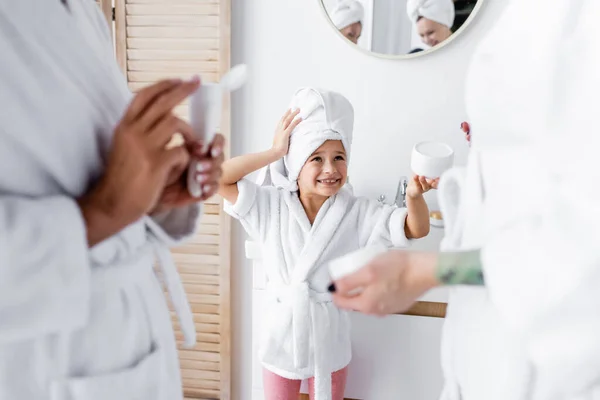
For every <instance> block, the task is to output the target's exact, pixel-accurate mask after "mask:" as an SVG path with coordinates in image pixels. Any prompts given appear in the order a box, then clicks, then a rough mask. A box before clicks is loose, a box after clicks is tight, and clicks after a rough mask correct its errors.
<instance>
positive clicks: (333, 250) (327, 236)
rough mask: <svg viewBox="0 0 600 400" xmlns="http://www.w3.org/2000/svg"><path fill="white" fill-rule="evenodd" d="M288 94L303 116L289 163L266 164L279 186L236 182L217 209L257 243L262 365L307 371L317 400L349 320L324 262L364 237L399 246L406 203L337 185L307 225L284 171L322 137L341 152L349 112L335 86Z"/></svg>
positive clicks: (342, 360) (342, 362)
mask: <svg viewBox="0 0 600 400" xmlns="http://www.w3.org/2000/svg"><path fill="white" fill-rule="evenodd" d="M294 99H295V100H296V101H295V102H294V103H293V104H295V105H296V106H297V107H299V108H300V110H301V114H302V116H303V117H304V121H303V122H302V123H301V124H300V125H299V126H298V127H297V128H296V130H295V131H294V133H293V134H292V139H291V144H290V151H289V157H286V160H285V164H286V165H288V166H290V169H287V168H285V167H284V163H283V162H280V163H276V165H271V166H270V167H269V172H268V175H269V176H268V177H267V180H269V178H270V181H272V183H273V184H275V182H280V185H279V186H277V185H276V184H275V185H276V186H259V185H257V184H255V183H253V182H251V181H248V180H242V181H240V182H238V189H239V196H238V199H237V202H236V203H235V204H234V205H231V204H227V203H226V207H225V210H226V211H227V212H228V213H230V214H231V215H233V216H234V217H235V218H237V219H239V220H240V221H241V223H242V225H243V226H244V228H245V230H246V231H247V232H248V234H249V235H250V236H251V237H252V239H253V240H255V241H257V242H259V243H260V244H261V251H262V254H263V261H264V265H265V269H266V274H267V280H268V285H267V291H268V294H269V296H270V301H269V308H268V309H266V310H265V311H264V314H265V316H266V318H265V320H266V321H268V322H267V323H266V325H265V326H264V331H263V339H264V340H263V342H262V346H261V350H260V359H261V361H262V363H263V365H264V367H265V368H267V369H268V370H270V371H272V372H274V373H276V374H278V375H280V376H282V377H285V378H288V379H306V378H310V377H313V376H314V377H315V394H316V397H317V399H318V400H325V399H330V398H331V379H330V373H332V372H334V371H337V370H340V369H342V368H344V367H346V366H347V365H348V364H349V363H350V358H351V346H350V325H349V319H348V316H347V313H346V312H345V311H341V310H339V309H338V308H337V307H336V306H335V305H334V304H333V303H332V299H331V296H330V294H329V293H328V292H327V287H328V286H329V284H330V283H331V278H330V276H329V273H328V270H327V262H328V261H330V260H332V259H335V258H337V257H340V256H342V255H345V254H347V253H348V252H352V251H355V250H357V249H359V248H362V247H365V246H368V245H370V244H384V245H386V246H389V247H392V246H395V247H404V246H406V245H407V239H406V236H405V233H404V223H405V220H406V209H403V208H396V207H392V206H382V205H380V204H379V203H377V202H376V201H371V200H368V199H365V198H357V197H354V196H353V195H352V194H351V191H350V190H348V188H344V189H342V190H341V191H340V192H339V193H338V194H336V195H335V196H332V197H330V198H329V199H328V200H327V201H326V202H325V203H324V204H323V206H322V207H321V209H320V210H319V213H318V215H317V217H316V219H315V221H314V223H313V225H312V226H311V224H310V222H309V220H308V218H307V216H306V213H305V211H304V208H303V207H302V204H301V203H300V200H299V198H298V192H297V189H296V188H297V186H296V184H295V180H294V179H288V178H289V177H290V176H296V177H297V174H298V173H299V171H300V169H301V168H302V165H304V161H305V160H306V159H307V158H308V156H309V155H310V154H311V153H312V152H313V151H314V150H316V148H318V147H319V146H320V145H321V144H322V143H323V142H324V141H325V140H327V139H326V138H330V139H332V140H336V139H337V140H342V141H343V142H344V145H345V148H346V151H347V152H348V153H349V150H350V147H349V146H350V143H351V134H352V124H353V111H352V108H351V106H350V107H347V106H349V103H347V100H345V99H344V98H343V97H341V95H338V94H336V93H331V92H324V91H316V90H313V89H304V90H301V91H299V92H298V94H297V95H296V96H295V98H294ZM315 99H317V100H318V101H317V102H314V100H315ZM311 104H312V105H311ZM325 110H326V111H327V113H328V114H327V115H325ZM336 114H337V115H336ZM318 127H320V128H318ZM315 146H316V147H315ZM278 167H279V168H278ZM280 172H284V175H281V174H280ZM263 178H264V177H263ZM260 180H261V181H262V178H261V179H260ZM290 187H291V188H292V189H290Z"/></svg>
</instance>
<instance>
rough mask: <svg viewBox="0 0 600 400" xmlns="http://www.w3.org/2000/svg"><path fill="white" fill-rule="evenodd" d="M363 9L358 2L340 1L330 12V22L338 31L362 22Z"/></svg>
mask: <svg viewBox="0 0 600 400" xmlns="http://www.w3.org/2000/svg"><path fill="white" fill-rule="evenodd" d="M364 18H365V9H364V7H363V5H362V4H361V2H360V1H358V0H341V1H340V2H339V3H338V4H337V5H336V6H335V7H334V9H333V11H332V12H331V21H332V22H333V24H334V25H335V27H336V28H338V29H340V30H341V29H344V28H346V27H348V26H350V25H352V24H355V23H357V22H361V23H362V21H363V19H364Z"/></svg>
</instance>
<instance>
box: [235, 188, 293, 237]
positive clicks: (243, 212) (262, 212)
mask: <svg viewBox="0 0 600 400" xmlns="http://www.w3.org/2000/svg"><path fill="white" fill-rule="evenodd" d="M237 187H238V198H237V201H236V202H235V204H231V203H229V202H228V201H225V204H224V210H225V212H226V213H228V214H229V215H231V216H232V217H233V218H235V219H237V220H239V221H240V223H241V224H242V226H243V227H244V229H245V230H246V232H247V233H248V235H250V237H251V238H252V239H253V240H259V241H264V240H265V236H266V230H267V227H268V224H269V221H270V216H271V215H278V214H279V209H278V207H280V206H281V205H280V204H279V203H278V202H277V199H278V198H279V196H278V192H279V191H278V189H276V188H275V187H273V186H259V185H257V184H256V183H254V182H252V181H250V180H248V179H241V180H240V181H238V183H237Z"/></svg>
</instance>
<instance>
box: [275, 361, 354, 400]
mask: <svg viewBox="0 0 600 400" xmlns="http://www.w3.org/2000/svg"><path fill="white" fill-rule="evenodd" d="M347 377H348V367H346V368H344V369H341V370H339V371H336V372H334V373H333V374H331V392H332V394H331V399H332V400H344V390H345V389H346V378H347ZM263 382H264V386H265V400H298V395H299V394H300V385H301V384H302V381H300V380H294V379H286V378H282V377H281V376H279V375H277V374H274V373H273V372H271V371H269V370H266V369H263ZM308 392H309V394H310V399H311V400H314V398H315V394H314V393H315V378H310V379H309V380H308Z"/></svg>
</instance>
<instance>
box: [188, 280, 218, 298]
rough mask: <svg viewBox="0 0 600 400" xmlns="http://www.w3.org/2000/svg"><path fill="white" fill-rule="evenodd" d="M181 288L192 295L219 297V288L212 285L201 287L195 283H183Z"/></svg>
mask: <svg viewBox="0 0 600 400" xmlns="http://www.w3.org/2000/svg"><path fill="white" fill-rule="evenodd" d="M183 287H184V288H185V291H186V292H187V293H192V294H207V295H215V296H218V295H219V287H218V286H213V285H202V284H197V283H188V282H185V283H184V285H183Z"/></svg>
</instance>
